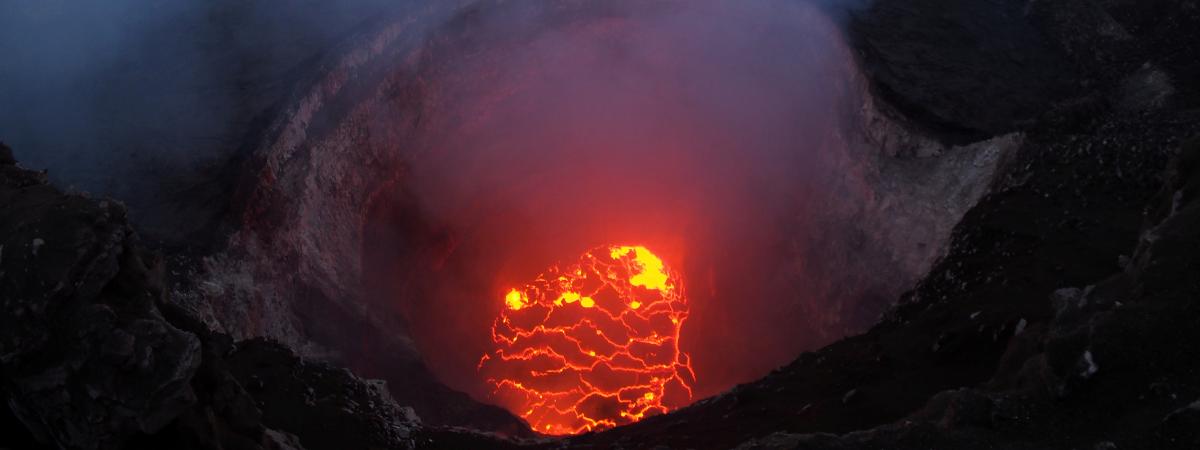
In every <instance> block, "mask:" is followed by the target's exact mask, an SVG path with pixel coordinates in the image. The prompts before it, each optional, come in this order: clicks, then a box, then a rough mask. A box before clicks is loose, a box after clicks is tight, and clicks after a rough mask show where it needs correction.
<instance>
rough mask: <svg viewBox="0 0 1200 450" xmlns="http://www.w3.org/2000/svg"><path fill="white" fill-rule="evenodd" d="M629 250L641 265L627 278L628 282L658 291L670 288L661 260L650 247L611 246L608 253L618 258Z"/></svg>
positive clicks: (613, 257)
mask: <svg viewBox="0 0 1200 450" xmlns="http://www.w3.org/2000/svg"><path fill="white" fill-rule="evenodd" d="M631 251H632V252H634V257H633V260H634V261H635V262H637V263H638V265H639V266H641V271H640V272H638V273H636V274H634V275H633V276H632V277H630V278H629V284H632V285H634V286H643V287H645V288H646V289H654V290H658V291H665V290H667V289H670V286H667V273H666V271H665V268H664V265H663V261H662V259H659V257H658V256H656V255H655V254H654V253H651V252H650V249H647V248H646V247H642V246H640V245H639V246H636V247H629V246H623V247H612V248H610V249H609V254H608V255H609V256H610V257H612V259H620V258H621V257H622V256H625V255H628V254H629V252H631Z"/></svg>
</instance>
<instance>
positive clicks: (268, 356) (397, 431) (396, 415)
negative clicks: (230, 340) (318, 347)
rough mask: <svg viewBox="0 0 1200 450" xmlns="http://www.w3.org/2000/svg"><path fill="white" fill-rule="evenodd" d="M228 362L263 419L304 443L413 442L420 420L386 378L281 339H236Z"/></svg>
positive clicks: (361, 445) (390, 444)
mask: <svg viewBox="0 0 1200 450" xmlns="http://www.w3.org/2000/svg"><path fill="white" fill-rule="evenodd" d="M226 362H227V363H228V365H229V369H230V372H231V373H232V374H233V375H234V376H235V377H236V378H237V379H238V380H239V381H240V382H241V384H242V385H244V386H246V389H247V391H248V392H249V393H250V394H251V396H253V398H254V400H255V401H256V403H257V404H258V405H259V406H260V407H261V408H262V411H263V418H262V420H263V423H264V424H266V425H267V426H269V427H271V428H275V429H280V430H286V431H288V432H291V433H294V434H296V436H297V437H299V440H300V442H301V443H302V444H304V446H305V448H308V449H310V450H319V449H330V450H336V449H345V448H411V447H413V446H414V445H415V444H414V443H413V440H412V434H413V431H414V429H415V428H416V427H417V426H419V424H420V422H419V419H418V418H417V416H416V414H415V413H413V411H412V409H411V408H402V407H400V406H398V405H397V404H396V403H395V401H393V400H392V398H391V396H390V395H389V394H388V392H387V388H386V386H385V385H384V384H383V382H382V381H374V380H363V379H361V378H358V377H356V376H354V374H352V373H350V371H349V370H346V369H342V368H337V367H333V366H330V365H328V364H324V363H319V362H310V361H304V360H303V359H301V358H300V357H299V356H296V355H295V354H294V353H293V352H292V351H290V350H288V349H287V348H285V347H283V346H282V345H280V344H277V343H273V342H270V341H266V340H262V339H253V340H249V341H244V342H241V343H238V344H237V347H236V350H234V351H233V352H232V353H230V354H229V356H228V358H227V360H226Z"/></svg>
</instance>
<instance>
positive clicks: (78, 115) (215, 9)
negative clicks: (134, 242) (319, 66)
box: [0, 0, 413, 236]
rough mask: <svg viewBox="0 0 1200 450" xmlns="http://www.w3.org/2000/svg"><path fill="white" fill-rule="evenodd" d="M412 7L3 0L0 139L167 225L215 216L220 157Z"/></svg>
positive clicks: (61, 178) (156, 227) (71, 182)
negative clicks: (346, 51) (346, 50)
mask: <svg viewBox="0 0 1200 450" xmlns="http://www.w3.org/2000/svg"><path fill="white" fill-rule="evenodd" d="M412 3H413V2H398V1H392V0H352V1H338V2H326V1H315V0H309V1H256V2H242V1H234V0H221V1H205V0H153V1H146V0H104V1H99V0H84V1H64V0H10V1H6V2H3V3H0V140H3V141H5V142H7V143H8V144H9V145H10V146H12V147H13V148H14V149H15V151H16V153H17V156H18V158H19V159H20V160H21V161H22V163H23V164H24V165H25V166H27V167H31V168H38V169H47V170H49V172H50V177H51V179H52V180H54V181H55V182H56V183H57V184H59V185H61V186H63V187H74V188H76V189H79V190H84V191H90V192H92V193H97V194H105V195H110V196H113V197H115V198H118V199H121V200H123V201H125V202H127V203H128V204H129V206H130V207H131V210H132V212H133V214H134V216H135V218H136V219H138V221H139V224H140V225H142V227H143V228H144V229H148V230H149V231H152V232H154V231H158V232H160V233H159V234H162V235H165V236H170V235H177V234H179V231H180V229H183V230H188V229H190V228H192V227H197V226H198V224H200V225H201V226H202V225H207V223H206V222H205V220H207V219H211V215H214V214H219V213H220V212H221V211H219V210H220V207H219V203H221V201H222V199H221V197H222V195H223V194H224V189H225V185H227V184H228V183H226V181H227V180H224V179H222V177H228V176H232V175H230V174H228V173H226V171H225V170H224V169H226V168H227V167H228V166H230V164H229V160H230V159H231V158H233V157H234V156H236V154H237V152H238V150H240V149H242V148H244V147H245V141H246V139H247V138H249V137H251V136H252V135H253V133H254V132H255V130H256V129H257V128H258V126H257V124H259V123H260V122H261V121H262V120H263V119H265V118H266V117H267V116H268V115H269V113H270V111H271V108H272V107H274V106H276V105H277V104H278V103H279V102H281V101H282V100H283V99H284V98H285V97H286V95H287V94H288V93H289V92H290V90H291V89H292V88H293V86H294V84H295V82H296V81H297V80H299V79H301V78H302V77H303V76H304V75H305V74H306V73H308V71H311V70H312V68H313V67H314V66H315V65H316V64H315V62H317V61H319V59H320V58H321V57H322V55H323V54H324V53H325V52H328V51H330V50H331V49H333V48H335V46H336V45H337V43H339V42H341V41H342V40H343V39H344V38H345V37H346V36H347V35H350V34H352V33H354V32H356V31H357V30H358V29H359V28H361V27H363V26H365V25H366V24H368V23H369V22H370V21H371V20H373V19H374V18H379V17H388V16H390V15H395V14H403V13H404V11H405V10H406V8H409V7H410V5H411V4H412ZM208 201H212V202H213V203H217V204H218V205H208V204H204V202H208ZM180 203H182V204H180ZM197 203H199V204H197ZM198 208H199V209H203V208H213V209H217V211H212V212H211V213H202V212H198V211H196V210H197V209H198ZM205 214H207V215H205Z"/></svg>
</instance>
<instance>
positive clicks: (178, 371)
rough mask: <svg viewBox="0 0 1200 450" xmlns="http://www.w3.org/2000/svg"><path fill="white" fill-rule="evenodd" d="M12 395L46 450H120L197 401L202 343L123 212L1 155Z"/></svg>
mask: <svg viewBox="0 0 1200 450" xmlns="http://www.w3.org/2000/svg"><path fill="white" fill-rule="evenodd" d="M0 160H3V162H4V164H3V165H0V210H3V211H4V212H5V214H4V215H3V216H0V249H2V250H0V377H2V379H3V381H2V383H0V387H2V389H3V390H4V391H5V392H6V393H7V394H8V396H9V398H10V400H9V402H8V403H9V407H10V408H11V409H12V411H13V413H14V414H15V415H16V417H17V418H19V419H20V420H21V422H22V423H24V424H25V425H26V426H28V427H29V428H30V430H32V431H33V433H34V435H36V436H37V437H38V439H39V440H40V441H42V442H46V443H52V444H53V445H55V446H58V447H63V448H82V449H91V448H117V447H120V446H121V445H122V444H123V443H124V442H125V441H126V440H127V439H128V438H129V437H131V436H133V435H135V434H138V433H153V432H156V431H158V430H160V429H162V428H163V427H164V426H166V425H167V424H168V423H170V422H171V421H172V420H173V419H174V418H175V417H176V416H177V415H178V414H179V413H180V412H182V411H183V410H184V409H186V408H188V406H189V405H191V404H192V403H193V402H195V396H194V393H193V392H192V390H191V387H190V385H189V380H190V378H191V376H192V374H193V373H194V372H195V370H196V368H197V366H198V365H199V363H200V354H199V353H200V352H199V347H200V346H199V342H198V341H197V340H196V338H195V337H194V336H192V335H190V334H188V333H185V332H183V331H181V330H179V329H177V328H175V327H173V326H172V325H171V324H169V323H167V321H166V320H164V319H163V318H162V316H161V315H160V314H159V312H158V309H157V308H156V307H155V302H156V301H159V300H160V299H161V297H162V295H163V288H162V285H161V280H162V278H161V274H159V273H157V272H156V271H158V270H159V267H160V266H159V262H158V261H156V260H155V259H154V258H152V257H150V256H149V255H148V254H146V253H145V252H144V251H142V250H141V249H140V248H139V247H138V246H137V243H136V242H137V240H136V236H135V235H134V233H133V230H132V229H131V228H130V226H129V224H128V222H127V221H126V216H125V210H124V208H123V207H122V206H120V205H119V204H116V203H115V202H109V201H96V200H92V199H88V198H85V197H82V196H78V195H65V194H62V193H61V192H59V191H58V190H57V189H55V188H53V187H51V186H49V185H48V184H46V182H45V176H44V174H41V173H36V172H31V171H27V170H24V169H21V168H19V167H16V166H15V165H13V164H12V158H11V152H10V151H9V150H8V149H7V148H4V149H3V150H0Z"/></svg>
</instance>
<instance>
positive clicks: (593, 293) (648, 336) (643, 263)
mask: <svg viewBox="0 0 1200 450" xmlns="http://www.w3.org/2000/svg"><path fill="white" fill-rule="evenodd" d="M687 315H688V305H687V301H686V299H685V298H684V296H683V284H682V282H681V280H680V278H679V277H678V276H677V275H675V274H674V273H672V272H670V271H669V269H668V268H667V267H666V265H665V264H663V261H662V259H659V257H658V256H656V255H655V254H654V253H651V252H650V250H648V249H647V248H645V247H642V246H612V247H599V248H595V249H592V250H590V251H588V252H587V253H584V254H583V256H582V257H580V259H579V262H578V263H576V264H574V265H571V266H569V267H565V268H564V269H562V270H560V269H559V268H558V267H551V268H550V269H549V270H548V271H547V272H546V273H544V274H542V275H541V276H539V277H538V278H537V279H535V280H534V281H533V282H532V283H529V284H527V285H525V286H524V287H521V288H514V289H511V290H509V291H508V292H507V293H505V294H504V307H503V308H501V312H500V317H498V318H496V321H495V323H494V324H493V325H492V341H493V342H494V343H495V345H496V349H495V350H494V351H493V352H491V353H489V354H486V355H484V356H483V358H481V359H480V361H479V370H480V371H481V372H483V373H485V374H486V375H487V376H488V377H489V378H488V382H489V383H490V384H491V385H492V386H494V387H495V391H494V392H495V396H496V399H497V400H498V401H500V403H501V404H503V405H505V406H507V407H508V408H509V409H510V410H512V411H514V412H515V413H517V414H518V415H520V416H521V417H523V418H525V420H526V421H528V422H529V424H530V426H532V427H533V428H534V429H535V430H537V431H538V432H541V433H545V434H559V435H561V434H577V433H582V432H586V431H593V430H600V429H605V428H611V427H614V426H617V425H623V424H627V423H632V422H636V421H638V420H640V419H641V418H643V417H646V416H648V415H654V414H661V413H664V412H667V411H669V410H671V409H673V408H678V407H680V406H683V405H686V404H687V403H688V402H690V401H691V397H692V389H691V385H692V383H693V382H694V381H695V372H693V371H692V368H691V362H690V361H689V358H688V355H687V353H684V352H682V351H680V350H679V332H680V330H681V329H682V327H683V323H684V321H685V320H686V319H687Z"/></svg>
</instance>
